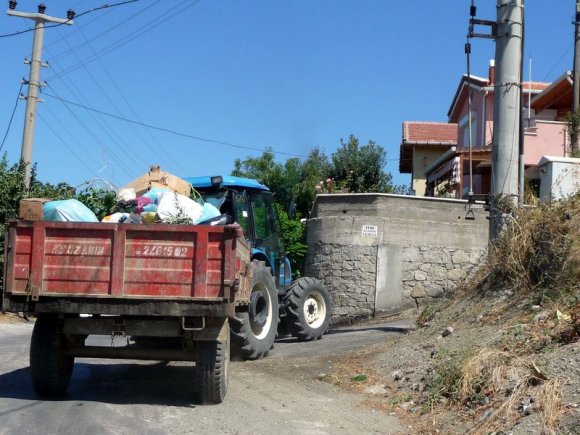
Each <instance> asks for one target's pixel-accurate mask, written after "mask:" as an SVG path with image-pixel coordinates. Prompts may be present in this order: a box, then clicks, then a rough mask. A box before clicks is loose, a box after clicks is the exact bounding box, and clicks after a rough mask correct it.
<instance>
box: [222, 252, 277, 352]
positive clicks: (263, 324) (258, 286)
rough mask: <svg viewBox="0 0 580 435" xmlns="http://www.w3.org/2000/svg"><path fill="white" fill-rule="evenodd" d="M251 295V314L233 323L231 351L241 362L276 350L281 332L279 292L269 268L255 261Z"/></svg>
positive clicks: (244, 315)
mask: <svg viewBox="0 0 580 435" xmlns="http://www.w3.org/2000/svg"><path fill="white" fill-rule="evenodd" d="M252 269H253V278H252V293H251V294H250V306H249V309H248V312H243V313H236V315H235V316H234V317H233V318H231V319H230V329H231V332H232V347H233V350H234V351H235V353H236V354H237V355H239V356H241V358H242V359H250V360H253V359H259V358H262V357H264V356H265V355H266V354H267V353H268V351H269V350H270V349H271V348H272V346H274V339H275V338H276V331H277V329H278V292H277V290H276V284H275V283H274V277H273V276H272V273H271V272H270V268H269V267H266V263H264V262H263V261H258V260H253V261H252Z"/></svg>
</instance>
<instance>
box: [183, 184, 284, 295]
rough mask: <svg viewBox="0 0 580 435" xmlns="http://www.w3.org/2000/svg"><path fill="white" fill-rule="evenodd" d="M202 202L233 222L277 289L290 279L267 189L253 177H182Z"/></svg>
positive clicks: (223, 218)
mask: <svg viewBox="0 0 580 435" xmlns="http://www.w3.org/2000/svg"><path fill="white" fill-rule="evenodd" d="M185 180H186V181H187V182H189V183H190V184H191V185H192V186H193V188H194V189H195V190H196V191H197V192H199V194H200V195H201V197H202V198H203V200H204V201H205V202H208V203H210V204H212V205H214V206H215V207H216V208H218V209H219V211H220V212H221V213H222V216H221V219H222V220H221V222H224V221H225V222H226V223H233V222H237V223H238V224H240V225H241V226H242V228H243V229H244V234H245V236H246V238H247V239H248V241H249V242H250V245H251V247H252V258H253V259H256V260H259V261H263V262H265V264H266V265H267V267H270V268H271V271H272V275H273V276H274V277H275V282H276V287H277V288H278V292H283V291H284V289H285V288H286V287H287V286H289V285H290V284H291V282H292V271H291V269H290V262H289V260H288V259H287V258H286V256H285V252H284V242H283V238H282V230H281V227H280V220H279V218H278V213H277V210H276V207H275V204H274V199H273V197H272V193H271V192H270V190H269V189H268V188H267V187H266V186H264V185H263V184H261V183H259V182H258V181H256V180H252V179H249V178H242V177H234V176H215V177H191V178H185Z"/></svg>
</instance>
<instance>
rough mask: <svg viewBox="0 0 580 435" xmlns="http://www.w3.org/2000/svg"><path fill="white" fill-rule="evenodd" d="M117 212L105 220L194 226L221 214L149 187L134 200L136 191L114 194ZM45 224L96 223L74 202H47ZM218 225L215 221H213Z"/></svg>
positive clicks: (210, 205) (89, 212)
mask: <svg viewBox="0 0 580 435" xmlns="http://www.w3.org/2000/svg"><path fill="white" fill-rule="evenodd" d="M117 200H118V202H117V205H116V209H117V211H116V212H115V213H113V214H111V215H109V216H105V218H103V220H102V222H109V223H132V224H139V223H146V224H152V223H182V224H190V225H197V224H200V223H204V222H207V221H211V220H213V219H214V218H216V217H218V216H220V211H219V210H218V209H217V208H216V207H215V206H214V205H212V204H209V203H207V202H203V200H201V198H198V199H197V200H193V199H191V198H189V197H187V196H185V195H182V194H179V193H176V192H174V191H173V190H170V189H165V188H158V187H152V188H150V189H149V190H148V191H147V192H145V193H143V194H142V195H140V196H137V195H136V193H135V189H133V188H124V189H121V190H120V191H119V192H118V193H117ZM43 211H44V220H49V221H66V222H98V221H99V220H98V219H97V217H96V216H95V214H94V213H93V212H92V211H91V210H90V209H89V208H88V207H87V206H85V205H84V204H83V203H82V202H80V201H78V200H76V199H67V200H63V201H49V202H46V203H44V205H43ZM214 222H216V223H219V222H217V221H214Z"/></svg>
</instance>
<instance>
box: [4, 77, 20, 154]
mask: <svg viewBox="0 0 580 435" xmlns="http://www.w3.org/2000/svg"><path fill="white" fill-rule="evenodd" d="M23 86H24V83H21V84H20V89H18V94H17V95H16V102H15V103H14V108H13V109H12V114H11V115H10V120H9V121H8V127H6V133H4V138H3V139H2V144H0V151H2V148H4V143H5V142H6V138H7V137H8V133H9V132H10V126H11V125H12V121H13V120H14V114H15V113H16V108H17V107H18V100H20V93H21V92H22V87H23Z"/></svg>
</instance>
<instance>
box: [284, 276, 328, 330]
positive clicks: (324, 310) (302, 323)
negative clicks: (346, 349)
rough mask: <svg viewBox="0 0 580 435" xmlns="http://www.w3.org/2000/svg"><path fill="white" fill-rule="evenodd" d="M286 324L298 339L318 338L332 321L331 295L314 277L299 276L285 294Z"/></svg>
mask: <svg viewBox="0 0 580 435" xmlns="http://www.w3.org/2000/svg"><path fill="white" fill-rule="evenodd" d="M284 306H285V308H286V324H287V326H288V329H289V330H290V332H291V334H292V335H293V336H294V337H296V338H297V339H298V340H301V341H304V340H318V339H319V338H321V337H322V335H323V334H324V333H325V332H326V330H327V329H328V325H329V323H330V307H331V300H330V295H329V294H328V290H326V287H324V286H323V285H322V283H321V282H320V281H318V280H317V279H314V278H298V279H297V280H296V281H294V282H293V283H292V285H291V286H290V287H289V288H288V290H287V291H286V295H285V296H284Z"/></svg>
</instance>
